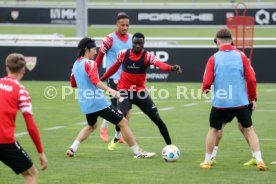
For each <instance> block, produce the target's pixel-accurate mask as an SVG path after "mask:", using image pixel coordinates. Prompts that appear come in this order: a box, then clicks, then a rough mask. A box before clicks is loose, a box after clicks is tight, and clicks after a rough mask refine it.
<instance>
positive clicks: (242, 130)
mask: <svg viewBox="0 0 276 184" xmlns="http://www.w3.org/2000/svg"><path fill="white" fill-rule="evenodd" d="M238 128H239V130H240V131H241V133H243V132H244V128H243V126H242V125H241V124H240V123H238Z"/></svg>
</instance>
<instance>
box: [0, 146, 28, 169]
mask: <svg viewBox="0 0 276 184" xmlns="http://www.w3.org/2000/svg"><path fill="white" fill-rule="evenodd" d="M0 161H2V162H3V163H4V164H6V165H7V166H9V167H10V168H11V169H12V170H13V171H14V172H15V173H16V174H20V173H22V172H24V171H26V170H28V169H30V168H31V167H32V165H33V162H32V160H31V158H30V157H29V155H28V154H27V152H26V151H25V150H24V149H23V148H22V147H21V146H20V144H19V143H18V142H15V143H11V144H0Z"/></svg>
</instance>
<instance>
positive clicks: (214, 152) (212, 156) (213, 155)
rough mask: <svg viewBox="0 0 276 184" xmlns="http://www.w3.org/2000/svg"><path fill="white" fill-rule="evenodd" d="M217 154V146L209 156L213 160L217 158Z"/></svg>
mask: <svg viewBox="0 0 276 184" xmlns="http://www.w3.org/2000/svg"><path fill="white" fill-rule="evenodd" d="M217 152H218V146H215V147H214V149H213V152H212V155H211V158H214V157H216V156H217Z"/></svg>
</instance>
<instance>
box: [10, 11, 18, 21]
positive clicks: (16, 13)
mask: <svg viewBox="0 0 276 184" xmlns="http://www.w3.org/2000/svg"><path fill="white" fill-rule="evenodd" d="M18 17H19V11H17V10H13V11H11V18H12V20H16V19H17V18H18Z"/></svg>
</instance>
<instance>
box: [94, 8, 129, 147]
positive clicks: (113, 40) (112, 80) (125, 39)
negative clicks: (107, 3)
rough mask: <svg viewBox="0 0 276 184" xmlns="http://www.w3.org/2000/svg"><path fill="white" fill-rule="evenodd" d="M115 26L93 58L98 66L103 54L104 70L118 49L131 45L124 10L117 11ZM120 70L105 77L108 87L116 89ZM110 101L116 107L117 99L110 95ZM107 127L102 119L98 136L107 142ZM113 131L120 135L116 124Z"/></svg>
mask: <svg viewBox="0 0 276 184" xmlns="http://www.w3.org/2000/svg"><path fill="white" fill-rule="evenodd" d="M116 27H117V29H116V31H114V32H112V33H110V34H108V35H107V36H106V37H105V38H104V40H103V42H102V45H101V47H100V48H99V53H98V56H97V58H96V60H95V61H96V63H97V65H98V66H100V65H101V63H102V61H103V58H104V56H105V61H106V71H107V70H108V69H109V68H110V67H111V66H112V65H113V64H114V62H115V61H116V57H117V54H118V53H119V51H121V50H123V49H129V48H131V47H132V41H131V37H132V35H131V34H130V33H128V28H129V16H128V15H127V14H126V13H124V12H120V13H118V15H117V18H116ZM121 71H122V69H119V70H118V71H117V72H115V73H114V74H113V75H112V76H110V77H109V78H108V79H107V85H108V87H110V88H111V89H114V90H116V89H117V84H118V81H119V80H120V74H121ZM111 103H112V105H113V106H115V107H117V99H115V98H112V97H111ZM107 127H108V121H106V120H105V119H104V120H103V123H102V125H101V129H100V138H101V139H102V140H103V141H104V142H108V132H107ZM117 130H118V131H117ZM115 133H116V134H117V136H121V133H120V128H119V127H118V126H116V132H115ZM120 142H122V143H125V141H124V140H123V137H121V139H120Z"/></svg>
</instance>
